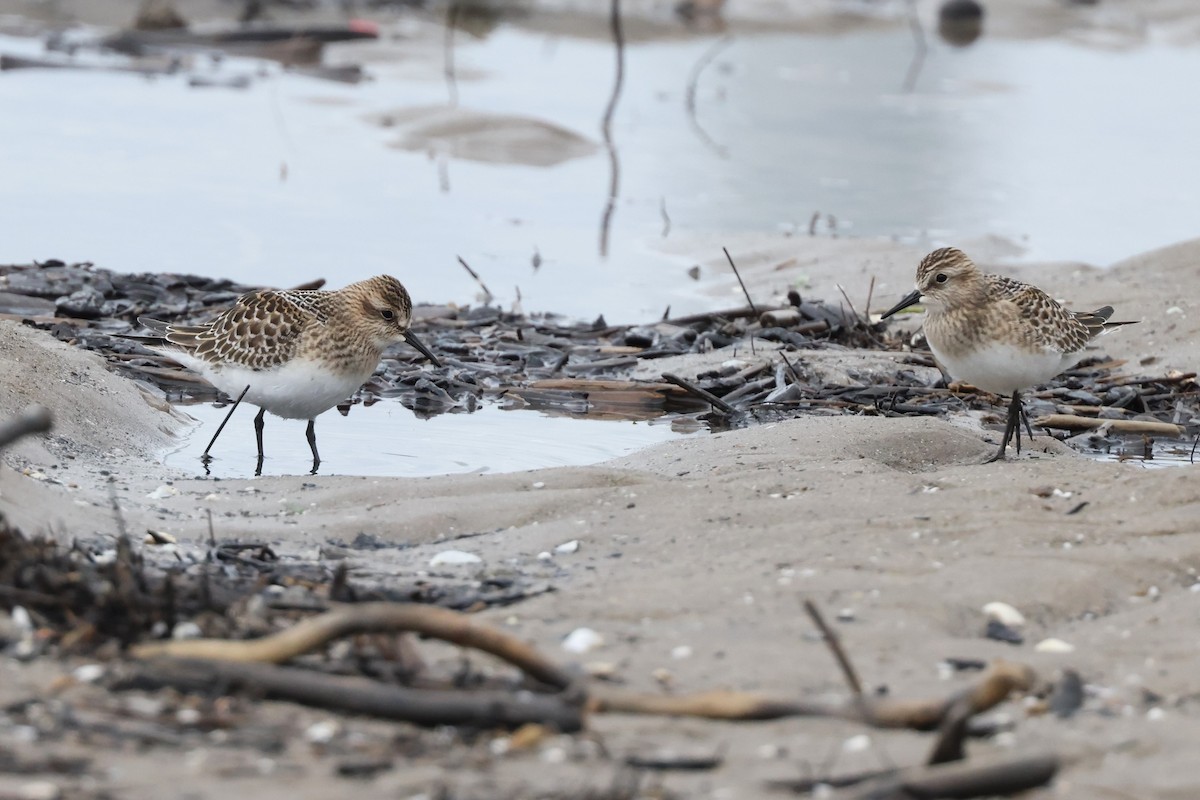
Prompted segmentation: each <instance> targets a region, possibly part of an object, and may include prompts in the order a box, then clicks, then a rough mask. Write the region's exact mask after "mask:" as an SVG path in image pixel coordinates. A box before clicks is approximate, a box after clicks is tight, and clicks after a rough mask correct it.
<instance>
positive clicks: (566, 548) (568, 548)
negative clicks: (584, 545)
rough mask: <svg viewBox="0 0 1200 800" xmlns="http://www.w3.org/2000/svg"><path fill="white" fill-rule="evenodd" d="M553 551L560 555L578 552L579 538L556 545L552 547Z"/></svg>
mask: <svg viewBox="0 0 1200 800" xmlns="http://www.w3.org/2000/svg"><path fill="white" fill-rule="evenodd" d="M554 552H556V553H559V554H560V555H570V554H571V553H577V552H579V540H578V539H572V540H571V541H569V542H563V543H562V544H560V545H559V546H558V547H556V548H554Z"/></svg>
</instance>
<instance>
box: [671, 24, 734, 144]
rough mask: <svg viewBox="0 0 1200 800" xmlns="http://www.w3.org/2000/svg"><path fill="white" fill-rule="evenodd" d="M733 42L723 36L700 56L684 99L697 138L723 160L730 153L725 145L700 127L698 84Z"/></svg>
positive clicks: (689, 80) (730, 37)
mask: <svg viewBox="0 0 1200 800" xmlns="http://www.w3.org/2000/svg"><path fill="white" fill-rule="evenodd" d="M732 42H733V37H732V36H729V35H726V36H722V37H721V38H720V39H718V40H717V41H715V42H713V43H712V45H710V46H709V48H708V49H707V50H705V51H704V52H703V53H702V54H701V55H700V58H699V59H697V60H696V63H695V64H694V65H692V72H691V74H690V75H689V76H688V83H687V91H686V92H685V94H684V97H683V104H684V108H686V109H687V117H688V125H689V126H690V127H691V129H692V130H693V131H694V132H695V134H696V137H697V138H698V139H700V141H702V142H704V144H705V146H707V147H709V148H710V149H712V151H713V152H714V153H716V154H717V155H718V156H720V157H721V158H728V157H729V151H728V150H727V149H726V148H725V146H724V145H721V144H718V143H717V142H716V141H715V140H714V139H713V138H712V137H711V136H709V135H708V131H706V130H704V128H703V126H701V125H700V120H698V119H697V118H696V84H697V83H699V81H700V73H702V72H704V68H705V67H707V66H708V65H709V64H711V63H712V62H713V59H715V58H716V57H717V54H718V53H720V52H721V51H722V50H724V49H725V48H726V47H728V46H729V45H730V44H731V43H732Z"/></svg>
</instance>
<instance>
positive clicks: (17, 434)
mask: <svg viewBox="0 0 1200 800" xmlns="http://www.w3.org/2000/svg"><path fill="white" fill-rule="evenodd" d="M53 423H54V418H53V416H52V415H51V414H50V409H48V408H46V407H45V406H30V407H29V408H27V409H25V410H24V411H22V412H21V413H20V414H18V415H17V416H15V417H13V418H12V419H10V420H9V421H8V422H6V423H4V424H3V425H0V447H6V446H8V445H10V444H12V443H13V442H15V441H16V440H17V439H20V438H21V437H22V436H28V435H30V434H32V433H45V432H46V431H48V430H50V426H51V425H52V424H53Z"/></svg>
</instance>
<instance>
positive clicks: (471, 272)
mask: <svg viewBox="0 0 1200 800" xmlns="http://www.w3.org/2000/svg"><path fill="white" fill-rule="evenodd" d="M455 258H457V259H458V263H460V264H462V265H463V269H465V270H466V271H467V273H468V274H469V275H470V276H471V277H472V278H474V279H475V282H476V283H478V284H479V288H480V289H483V296H484V301H483V304H484V305H485V306H486V305H487V304H488V303H490V302H492V298H494V297H495V295H494V294H492V290H491V289H489V288H488V287H487V284H486V283H484V282H483V278H481V277H479V273H478V272H476V271H475V270H473V269H471V265H470V264H468V263H467V262H466V261H464V260H463V257H462V256H455Z"/></svg>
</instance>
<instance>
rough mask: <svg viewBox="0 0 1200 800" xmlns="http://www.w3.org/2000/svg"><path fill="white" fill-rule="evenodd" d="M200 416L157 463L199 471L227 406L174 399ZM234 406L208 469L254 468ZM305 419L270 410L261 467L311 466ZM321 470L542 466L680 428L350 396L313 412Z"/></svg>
mask: <svg viewBox="0 0 1200 800" xmlns="http://www.w3.org/2000/svg"><path fill="white" fill-rule="evenodd" d="M180 410H182V411H184V412H185V413H187V414H190V415H191V416H193V417H195V418H196V419H197V420H198V421H199V422H200V424H199V425H198V426H196V427H195V428H193V429H191V430H190V431H188V432H186V433H185V435H184V437H183V439H182V440H181V442H180V444H179V446H178V447H177V448H176V449H174V450H171V451H169V452H168V453H166V454H165V455H164V461H165V463H166V464H167V465H168V466H170V467H174V468H175V469H179V470H182V471H184V472H189V473H191V472H195V474H198V475H199V474H203V467H202V466H201V465H200V454H201V453H203V452H204V447H205V446H206V445H207V444H208V441H209V439H211V438H212V435H213V432H214V431H216V429H217V426H218V425H219V424H220V423H221V420H222V419H224V418H225V414H226V413H227V412H228V410H229V409H228V408H227V407H222V408H217V407H215V406H213V405H210V404H196V405H189V406H181V407H180ZM256 413H258V412H257V410H256V409H254V408H252V407H250V406H244V407H242V408H239V409H238V410H237V412H236V413H235V414H234V417H233V419H231V420H230V422H229V424H228V425H227V426H226V427H225V430H224V431H223V432H222V433H221V437H220V438H219V439H218V440H217V443H216V445H215V446H214V447H213V450H212V455H213V457H214V458H213V462H212V464H211V465H210V466H209V469H210V470H211V474H212V475H213V476H214V477H218V478H248V477H251V476H253V475H254V466H255V460H256V450H255V443H254V415H255V414H256ZM304 429H305V423H304V422H303V421H300V420H286V419H280V418H278V417H272V416H270V415H268V416H267V418H266V424H265V426H264V428H263V450H264V453H265V456H266V458H265V459H264V461H263V474H264V475H303V474H305V473H306V472H308V471H309V468H310V467H311V466H312V454H311V452H310V451H309V449H308V440H307V439H305V437H304ZM316 432H317V448H318V450H319V451H320V453H321V458H322V463H321V467H320V470H319V474H321V475H379V476H385V475H395V476H402V477H417V476H423V475H448V474H454V473H466V472H480V473H493V472H517V471H520V470H528V469H541V468H543V467H562V466H582V465H586V464H595V463H598V462H601V461H605V460H608V459H610V458H616V457H618V456H622V455H626V454H628V453H632V452H634V451H636V450H640V449H642V448H644V447H648V446H649V445H652V444H656V443H658V442H662V441H666V440H668V439H674V438H679V437H680V436H681V435H684V434H682V433H679V432H676V431H675V430H673V429H672V426H671V425H669V424H665V423H650V422H627V421H622V420H591V419H576V418H570V417H556V416H549V415H546V414H540V413H537V412H533V411H504V410H502V409H500V408H499V407H497V406H494V405H484V406H481V407H480V409H479V410H478V411H476V412H474V413H473V414H441V415H439V416H436V417H433V418H431V419H418V418H417V417H415V416H414V415H413V414H412V412H410V411H409V410H408V409H406V408H404V406H402V405H400V403H398V402H393V401H387V400H384V401H381V402H378V403H375V404H374V405H372V406H370V407H364V406H361V405H360V406H354V407H353V408H352V409H351V411H350V414H349V415H348V416H346V417H343V416H342V415H340V414H338V413H337V412H330V413H326V414H322V415H321V416H320V417H318V418H317V426H316Z"/></svg>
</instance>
